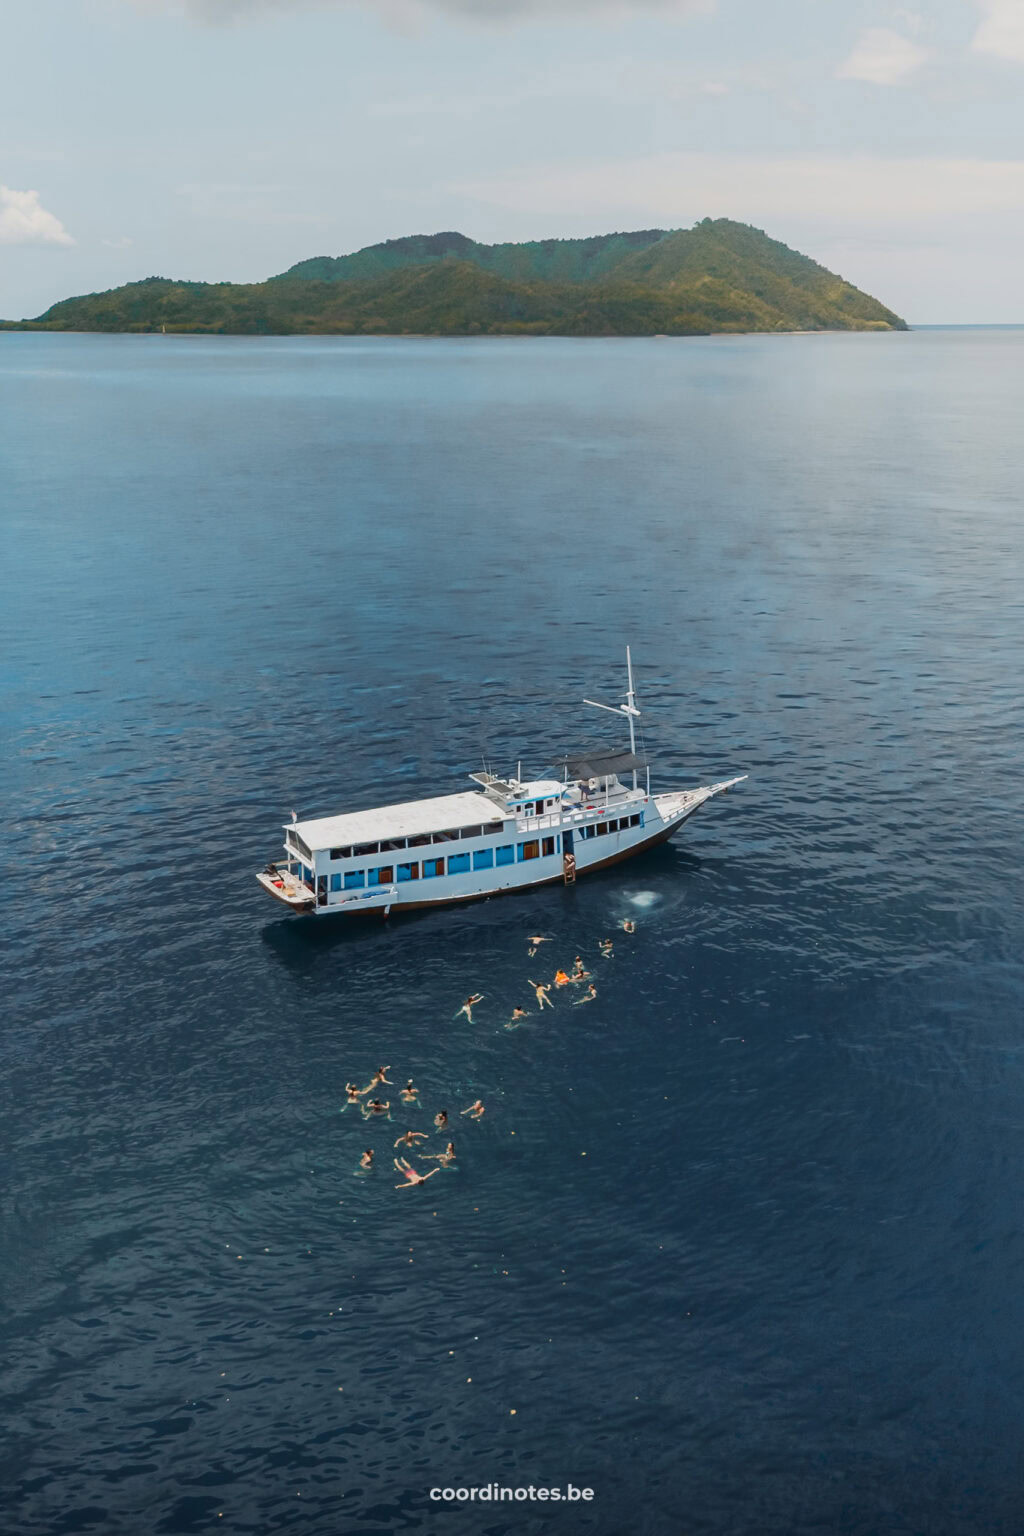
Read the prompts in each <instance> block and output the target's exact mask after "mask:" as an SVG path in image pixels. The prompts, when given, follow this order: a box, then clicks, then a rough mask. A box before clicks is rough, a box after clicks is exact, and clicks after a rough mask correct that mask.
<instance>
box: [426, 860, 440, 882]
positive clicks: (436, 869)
mask: <svg viewBox="0 0 1024 1536" xmlns="http://www.w3.org/2000/svg"><path fill="white" fill-rule="evenodd" d="M443 874H444V859H424V860H423V878H424V880H434V879H436V878H437V876H438V875H443Z"/></svg>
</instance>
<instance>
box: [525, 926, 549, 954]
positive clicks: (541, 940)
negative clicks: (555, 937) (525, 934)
mask: <svg viewBox="0 0 1024 1536" xmlns="http://www.w3.org/2000/svg"><path fill="white" fill-rule="evenodd" d="M526 942H527V944H529V946H530V948H529V949H528V950H527V954H528V955H529V956H530V959H531V960H532V959H533V957H534V955H535V954H536V953H537V949H538V946H539V945H541V944H550V943H551V942H552V941H551V940H550V939H546V938H545V937H544V935H543V934H541V933H531V934H530V936H529V938H528V939H527V941H526Z"/></svg>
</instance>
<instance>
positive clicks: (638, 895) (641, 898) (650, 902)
mask: <svg viewBox="0 0 1024 1536" xmlns="http://www.w3.org/2000/svg"><path fill="white" fill-rule="evenodd" d="M629 900H630V901H631V902H632V904H633V906H634V907H653V906H654V903H655V902H656V901H657V900H658V896H657V893H656V892H655V891H633V892H632V893H631V894H630V897H629Z"/></svg>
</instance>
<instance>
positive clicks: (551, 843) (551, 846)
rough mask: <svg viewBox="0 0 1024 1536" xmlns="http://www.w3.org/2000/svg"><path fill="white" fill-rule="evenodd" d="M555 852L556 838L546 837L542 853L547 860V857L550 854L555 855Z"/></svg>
mask: <svg viewBox="0 0 1024 1536" xmlns="http://www.w3.org/2000/svg"><path fill="white" fill-rule="evenodd" d="M554 851H555V840H554V838H553V837H546V838H545V839H544V842H543V844H542V845H541V852H542V853H543V855H544V857H545V858H547V856H548V855H549V854H551V853H554Z"/></svg>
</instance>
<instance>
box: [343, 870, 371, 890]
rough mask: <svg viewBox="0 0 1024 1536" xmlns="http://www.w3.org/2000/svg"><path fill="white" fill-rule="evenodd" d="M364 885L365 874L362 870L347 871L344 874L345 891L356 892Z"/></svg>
mask: <svg viewBox="0 0 1024 1536" xmlns="http://www.w3.org/2000/svg"><path fill="white" fill-rule="evenodd" d="M365 884H366V872H365V870H362V869H349V870H346V872H345V889H346V891H358V890H361V889H362V887H363V886H364V885H365Z"/></svg>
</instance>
